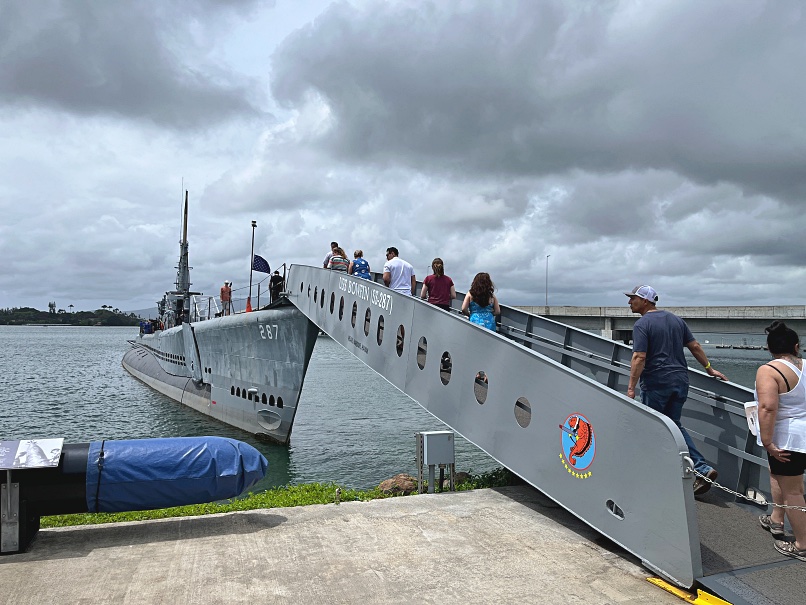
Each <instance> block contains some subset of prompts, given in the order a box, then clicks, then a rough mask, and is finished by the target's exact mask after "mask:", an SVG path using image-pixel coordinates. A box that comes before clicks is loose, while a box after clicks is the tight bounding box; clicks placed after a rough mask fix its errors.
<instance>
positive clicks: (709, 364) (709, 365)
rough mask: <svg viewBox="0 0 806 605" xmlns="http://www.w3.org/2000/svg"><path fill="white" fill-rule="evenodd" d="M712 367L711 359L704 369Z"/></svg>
mask: <svg viewBox="0 0 806 605" xmlns="http://www.w3.org/2000/svg"><path fill="white" fill-rule="evenodd" d="M710 367H711V362H710V361H709V362H708V365H707V366H705V368H703V369H705V370H707V369H708V368H710Z"/></svg>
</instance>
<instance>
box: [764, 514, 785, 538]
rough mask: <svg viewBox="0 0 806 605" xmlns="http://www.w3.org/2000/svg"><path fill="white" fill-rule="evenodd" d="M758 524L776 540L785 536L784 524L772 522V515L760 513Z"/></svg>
mask: <svg viewBox="0 0 806 605" xmlns="http://www.w3.org/2000/svg"><path fill="white" fill-rule="evenodd" d="M758 522H759V525H761V527H763V528H764V529H766V530H767V531H768V532H770V533H771V534H772V537H773V538H775V539H776V540H783V539H784V538H786V533H784V524H783V523H774V522H773V520H772V517H770V516H769V515H761V516H760V517H759V518H758Z"/></svg>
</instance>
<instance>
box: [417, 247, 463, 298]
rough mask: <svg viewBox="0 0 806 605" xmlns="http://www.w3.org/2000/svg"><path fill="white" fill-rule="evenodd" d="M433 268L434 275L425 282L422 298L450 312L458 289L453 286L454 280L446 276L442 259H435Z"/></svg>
mask: <svg viewBox="0 0 806 605" xmlns="http://www.w3.org/2000/svg"><path fill="white" fill-rule="evenodd" d="M431 268H432V269H433V270H434V273H433V275H428V276H427V277H426V278H425V280H423V288H422V290H420V298H422V299H423V300H427V301H428V302H429V303H431V304H432V305H435V306H437V307H439V308H440V309H445V310H446V311H450V310H451V301H452V300H453V299H454V298H456V288H455V287H454V285H453V280H452V279H451V278H450V277H448V276H447V275H445V264H444V263H443V262H442V259H441V258H435V259H434V260H433V261H431Z"/></svg>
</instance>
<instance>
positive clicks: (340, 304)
mask: <svg viewBox="0 0 806 605" xmlns="http://www.w3.org/2000/svg"><path fill="white" fill-rule="evenodd" d="M343 317H344V297H343V296H342V297H341V300H340V301H339V321H341V320H342V318H343Z"/></svg>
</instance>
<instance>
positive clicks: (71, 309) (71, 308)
mask: <svg viewBox="0 0 806 605" xmlns="http://www.w3.org/2000/svg"><path fill="white" fill-rule="evenodd" d="M67 306H68V307H69V308H70V313H72V312H73V305H67Z"/></svg>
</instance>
